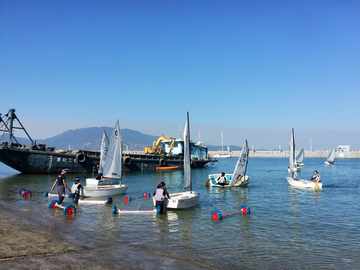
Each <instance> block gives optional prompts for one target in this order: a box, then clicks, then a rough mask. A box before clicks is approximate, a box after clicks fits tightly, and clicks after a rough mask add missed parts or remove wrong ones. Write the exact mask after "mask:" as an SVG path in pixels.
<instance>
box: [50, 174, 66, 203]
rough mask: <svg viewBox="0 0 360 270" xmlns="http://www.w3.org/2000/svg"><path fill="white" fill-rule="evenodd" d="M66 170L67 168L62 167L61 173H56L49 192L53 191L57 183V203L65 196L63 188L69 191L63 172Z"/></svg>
mask: <svg viewBox="0 0 360 270" xmlns="http://www.w3.org/2000/svg"><path fill="white" fill-rule="evenodd" d="M68 170H69V169H63V170H62V171H61V174H59V175H58V177H57V178H56V180H55V182H54V184H53V186H52V188H51V192H53V191H54V188H55V185H56V184H58V186H57V191H58V195H59V205H60V204H61V203H62V201H63V200H64V198H65V188H67V190H68V191H69V192H70V189H69V188H68V186H67V185H66V181H65V179H66V176H65V174H66V172H67V171H68Z"/></svg>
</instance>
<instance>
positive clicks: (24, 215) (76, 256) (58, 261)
mask: <svg viewBox="0 0 360 270" xmlns="http://www.w3.org/2000/svg"><path fill="white" fill-rule="evenodd" d="M0 209H1V215H2V219H1V222H0V226H1V227H0V236H1V242H2V243H1V246H0V269H120V268H121V269H169V268H170V269H218V267H219V265H218V264H217V263H216V262H215V265H214V264H213V265H209V264H210V263H214V261H212V262H207V261H206V260H204V261H203V260H201V261H194V260H187V259H185V258H181V257H177V256H173V255H170V254H163V253H160V252H158V251H156V250H146V248H145V249H144V248H142V247H138V246H135V245H128V244H121V243H116V242H112V243H107V244H106V245H105V244H104V243H99V241H97V240H96V239H95V240H91V241H90V240H85V242H83V241H82V237H81V235H82V234H88V232H83V231H78V230H77V229H76V228H73V227H72V226H71V224H70V226H66V223H71V220H59V219H58V218H56V217H50V218H49V217H47V218H46V217H45V216H42V215H41V214H39V213H36V212H34V211H32V210H31V209H13V208H11V207H10V205H7V203H5V202H3V201H0ZM64 225H65V226H64ZM66 227H67V228H66ZM74 229H75V231H76V235H75V237H73V239H72V240H71V239H69V238H71V237H72V236H74ZM223 266H225V265H223ZM225 267H226V268H227V269H239V267H240V266H234V265H226V266H225ZM241 268H243V267H241ZM244 268H246V267H244Z"/></svg>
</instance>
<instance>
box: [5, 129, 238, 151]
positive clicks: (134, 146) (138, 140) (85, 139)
mask: <svg viewBox="0 0 360 270" xmlns="http://www.w3.org/2000/svg"><path fill="white" fill-rule="evenodd" d="M104 130H105V131H106V133H107V134H108V136H109V135H110V134H111V132H112V130H113V128H112V127H91V128H81V129H75V130H68V131H65V132H63V133H61V134H59V135H56V136H54V137H52V138H48V139H39V140H37V139H34V138H32V139H33V140H35V141H36V143H37V144H46V146H47V147H55V148H56V149H64V150H66V149H68V148H69V147H70V149H73V150H78V149H83V150H99V149H100V144H101V139H102V136H103V132H104ZM159 136H160V135H159ZM121 137H122V140H123V143H124V150H126V147H128V150H129V151H143V150H144V148H145V147H146V146H153V142H154V141H156V140H157V139H158V136H152V135H146V134H143V133H141V132H139V131H135V130H131V129H121ZM16 139H17V140H18V142H19V143H21V144H23V145H29V144H30V140H29V139H25V138H16ZM4 140H5V141H7V137H6V136H5V138H4ZM203 143H204V145H206V142H203ZM206 146H207V147H208V149H209V151H219V150H221V146H213V145H206ZM229 147H230V150H231V151H241V147H240V146H235V145H230V146H229ZM226 148H227V147H224V150H226Z"/></svg>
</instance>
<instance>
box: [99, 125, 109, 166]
mask: <svg viewBox="0 0 360 270" xmlns="http://www.w3.org/2000/svg"><path fill="white" fill-rule="evenodd" d="M108 149H109V138H108V136H107V134H106V132H105V130H104V133H103V137H102V140H101V148H100V166H99V173H104V167H105V162H106V156H107V152H108Z"/></svg>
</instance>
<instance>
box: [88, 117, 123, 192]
mask: <svg viewBox="0 0 360 270" xmlns="http://www.w3.org/2000/svg"><path fill="white" fill-rule="evenodd" d="M121 167H122V139H121V134H120V125H119V119H118V120H117V121H116V124H115V127H114V129H113V131H112V133H111V137H110V141H109V140H108V138H107V136H106V133H105V131H104V135H103V139H102V143H101V153H100V167H99V173H102V178H101V179H100V180H98V179H95V178H88V179H86V186H85V187H84V193H83V195H84V196H91V197H100V196H104V197H107V196H113V195H117V194H122V193H126V190H127V188H128V187H127V186H126V185H123V184H121Z"/></svg>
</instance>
